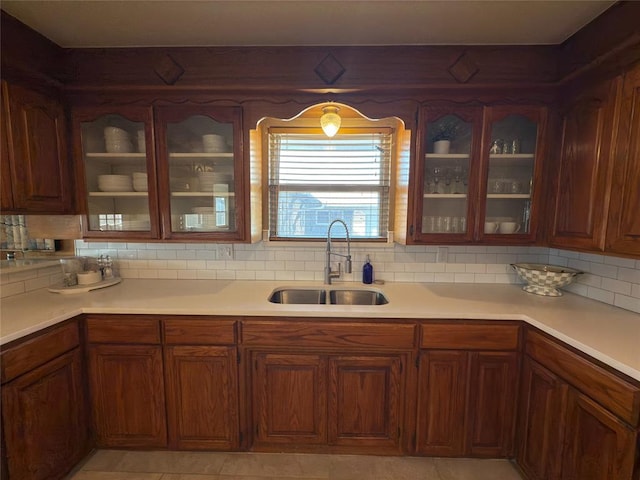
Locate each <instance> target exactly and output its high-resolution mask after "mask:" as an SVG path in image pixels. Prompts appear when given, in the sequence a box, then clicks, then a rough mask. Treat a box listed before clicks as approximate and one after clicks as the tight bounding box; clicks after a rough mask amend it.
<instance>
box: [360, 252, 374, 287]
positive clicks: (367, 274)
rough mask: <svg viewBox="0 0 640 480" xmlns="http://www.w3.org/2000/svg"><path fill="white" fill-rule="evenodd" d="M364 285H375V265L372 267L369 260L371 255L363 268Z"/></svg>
mask: <svg viewBox="0 0 640 480" xmlns="http://www.w3.org/2000/svg"><path fill="white" fill-rule="evenodd" d="M362 283H366V284H371V283H373V265H371V261H370V260H369V255H367V261H366V262H365V264H364V266H363V267H362Z"/></svg>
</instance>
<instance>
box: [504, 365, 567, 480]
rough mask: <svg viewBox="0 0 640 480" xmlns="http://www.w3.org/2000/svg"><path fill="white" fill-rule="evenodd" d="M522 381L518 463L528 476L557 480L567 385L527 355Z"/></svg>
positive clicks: (542, 479)
mask: <svg viewBox="0 0 640 480" xmlns="http://www.w3.org/2000/svg"><path fill="white" fill-rule="evenodd" d="M521 385H522V388H521V396H520V407H519V425H518V434H517V454H516V458H517V461H518V465H520V468H522V470H523V471H524V472H525V473H526V474H527V476H528V478H530V479H531V480H558V479H560V461H561V459H562V428H563V425H564V415H565V411H566V396H567V389H568V385H567V384H566V383H565V382H563V381H562V380H561V379H560V378H559V377H557V376H556V375H554V374H553V373H551V372H550V371H549V370H547V369H546V368H544V367H543V366H541V365H539V364H538V363H536V362H534V361H533V360H531V359H529V358H525V360H524V364H523V368H522V383H521Z"/></svg>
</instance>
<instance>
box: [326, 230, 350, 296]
mask: <svg viewBox="0 0 640 480" xmlns="http://www.w3.org/2000/svg"><path fill="white" fill-rule="evenodd" d="M335 223H341V224H342V225H343V226H344V229H345V231H346V232H347V254H346V255H343V254H341V253H334V252H332V251H331V227H333V225H334V224H335ZM331 255H337V256H338V257H344V258H346V261H345V262H344V271H345V273H351V240H350V239H349V228H348V227H347V224H346V223H344V221H342V220H334V221H333V222H331V224H330V225H329V230H327V262H326V264H325V266H324V283H325V284H326V285H331V279H332V278H339V277H340V274H341V273H342V272H341V268H340V263H338V271H332V270H331Z"/></svg>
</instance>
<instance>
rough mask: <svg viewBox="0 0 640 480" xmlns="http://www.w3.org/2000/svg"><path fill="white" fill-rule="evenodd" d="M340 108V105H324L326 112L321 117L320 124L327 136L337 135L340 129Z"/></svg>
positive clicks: (323, 110)
mask: <svg viewBox="0 0 640 480" xmlns="http://www.w3.org/2000/svg"><path fill="white" fill-rule="evenodd" d="M338 110H340V109H339V108H338V107H324V108H323V109H322V112H323V113H324V114H323V115H322V117H320V126H321V127H322V131H323V132H324V133H325V135H326V136H327V137H333V136H335V134H336V133H338V130H340V124H341V123H342V118H340V115H338Z"/></svg>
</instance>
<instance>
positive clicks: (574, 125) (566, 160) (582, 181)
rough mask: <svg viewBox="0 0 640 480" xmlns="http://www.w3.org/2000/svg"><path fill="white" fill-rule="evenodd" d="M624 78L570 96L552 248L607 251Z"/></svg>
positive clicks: (564, 123)
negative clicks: (615, 138) (616, 123)
mask: <svg viewBox="0 0 640 480" xmlns="http://www.w3.org/2000/svg"><path fill="white" fill-rule="evenodd" d="M619 90H620V79H619V78H615V79H613V80H607V81H605V82H602V83H600V84H598V85H596V86H593V87H590V88H588V89H585V90H582V91H581V92H580V93H579V94H578V95H574V96H571V97H570V100H569V101H568V102H566V104H565V105H564V107H563V108H562V109H561V112H560V114H561V121H562V141H561V145H560V158H559V164H558V167H557V171H556V175H555V181H556V185H555V192H554V193H555V206H554V208H553V224H552V226H551V231H550V242H551V245H552V246H555V247H560V248H563V247H565V248H578V249H585V250H603V249H604V237H605V230H606V225H607V220H606V217H607V200H608V193H607V191H608V188H609V183H610V167H611V161H610V159H611V148H612V136H613V135H612V134H613V131H614V118H615V115H616V99H617V96H618V94H619Z"/></svg>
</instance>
